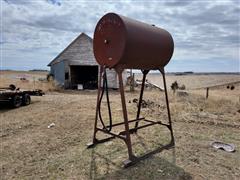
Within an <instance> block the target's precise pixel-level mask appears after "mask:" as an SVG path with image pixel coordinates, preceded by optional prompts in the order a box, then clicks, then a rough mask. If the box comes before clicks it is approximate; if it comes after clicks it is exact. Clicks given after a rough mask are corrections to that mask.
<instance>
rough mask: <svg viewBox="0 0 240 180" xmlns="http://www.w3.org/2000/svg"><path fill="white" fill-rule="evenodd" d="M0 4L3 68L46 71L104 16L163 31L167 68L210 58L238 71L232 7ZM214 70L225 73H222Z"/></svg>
mask: <svg viewBox="0 0 240 180" xmlns="http://www.w3.org/2000/svg"><path fill="white" fill-rule="evenodd" d="M0 1H1V15H2V19H1V20H2V27H1V34H2V36H3V37H2V39H1V48H2V52H3V53H2V54H3V57H2V61H3V63H2V64H3V67H2V68H12V67H14V68H18V69H21V68H22V66H24V62H28V64H29V63H30V64H31V67H35V66H36V67H39V66H40V67H41V68H46V64H48V62H50V61H51V60H52V59H53V58H54V57H55V56H56V55H57V54H58V53H60V52H61V51H62V50H63V49H64V48H65V47H66V46H67V45H68V44H69V43H70V42H71V41H72V40H73V39H74V38H76V37H77V35H79V34H80V33H81V32H85V33H87V34H89V35H90V36H92V35H93V31H94V28H95V25H96V23H97V21H98V20H99V18H101V16H103V15H104V14H105V13H107V12H116V13H119V14H122V15H124V16H128V17H131V18H134V19H137V20H140V21H143V22H147V23H149V24H155V25H157V26H160V27H163V28H165V29H166V30H168V31H169V32H170V33H171V34H172V35H173V37H174V41H175V53H174V56H173V61H172V62H171V64H170V67H174V66H177V64H178V63H174V62H177V61H179V62H184V64H185V66H186V67H187V66H188V62H189V64H190V62H191V63H192V62H194V61H195V62H197V61H199V63H200V64H201V62H200V61H208V62H209V63H211V62H213V61H211V60H212V59H213V58H214V59H215V60H216V59H221V62H225V61H231V63H232V62H233V63H232V64H233V65H232V70H231V69H230V70H231V71H239V68H240V67H239V33H240V32H239V31H240V30H239V23H240V22H239V17H238V15H239V14H240V5H239V3H238V2H237V1H226V0H224V1H221V0H218V1H206V0H205V1H190V0H189V1H187V0H184V1H181V0H178V1H173V0H170V1H161V2H158V1H119V2H115V1H74V0H65V1H63V0H62V1H61V0H28V1H27V0H0ZM43 54H44V55H43ZM27 58H29V59H28V60H27ZM35 59H36V60H35ZM215 60H214V62H215ZM224 60H225V61H224ZM10 61H11V62H10ZM19 61H21V62H22V63H18V62H19ZM219 62H220V61H219ZM14 64H16V66H13V65H14ZM204 65H206V64H204ZM198 66H199V65H198ZM209 66H211V65H209ZM24 67H26V66H24ZM27 67H29V66H27ZM216 68H217V69H219V71H224V67H220V66H219V67H216ZM170 69H171V68H170ZM172 69H175V67H174V68H172ZM181 70H184V68H182V69H179V71H181ZM227 71H229V69H227Z"/></svg>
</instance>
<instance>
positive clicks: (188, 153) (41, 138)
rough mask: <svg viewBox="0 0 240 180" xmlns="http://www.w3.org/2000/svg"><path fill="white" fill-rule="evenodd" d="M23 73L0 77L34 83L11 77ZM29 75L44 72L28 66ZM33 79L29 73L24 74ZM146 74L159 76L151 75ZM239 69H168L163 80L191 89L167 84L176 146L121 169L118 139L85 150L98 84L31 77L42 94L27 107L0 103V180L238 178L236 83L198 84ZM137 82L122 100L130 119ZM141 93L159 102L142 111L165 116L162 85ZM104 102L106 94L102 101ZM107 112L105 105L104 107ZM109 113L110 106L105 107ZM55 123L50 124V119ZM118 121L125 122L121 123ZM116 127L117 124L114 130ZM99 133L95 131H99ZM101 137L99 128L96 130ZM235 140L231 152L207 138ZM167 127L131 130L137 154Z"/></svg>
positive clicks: (114, 98) (158, 142)
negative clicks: (68, 86) (61, 86)
mask: <svg viewBox="0 0 240 180" xmlns="http://www.w3.org/2000/svg"><path fill="white" fill-rule="evenodd" d="M18 73H19V74H23V73H24V72H1V77H0V84H1V86H3V85H8V84H11V83H13V84H17V86H20V87H22V88H33V89H34V87H33V82H34V81H31V82H19V81H20V80H19V79H16V78H15V77H16V76H18ZM27 74H28V76H29V77H35V79H37V78H38V77H44V76H45V75H46V74H44V73H33V74H31V73H30V75H29V73H27ZM29 79H31V78H29ZM148 79H149V81H152V82H154V83H157V84H158V83H159V85H161V84H160V83H161V78H159V79H157V76H156V75H151V76H149V77H148ZM239 79H240V77H239V75H224V76H222V75H203V76H196V75H195V76H194V75H189V76H173V75H171V76H167V81H168V86H169V85H170V84H171V83H172V82H173V81H174V80H177V81H178V82H179V83H180V84H185V85H186V88H187V89H186V91H187V93H188V95H186V96H179V95H177V94H175V95H173V93H172V92H171V91H170V90H169V96H170V97H169V99H170V108H171V113H172V119H173V129H174V134H175V141H176V145H175V148H173V149H170V150H163V151H162V152H160V153H158V154H156V155H154V156H152V157H151V158H148V159H146V160H143V161H141V162H140V163H138V164H137V165H134V166H132V167H130V168H127V169H124V168H123V167H122V161H124V160H125V159H126V158H127V149H126V146H125V144H124V143H123V142H122V141H121V140H118V139H114V140H113V141H109V142H106V143H104V144H100V145H97V146H96V147H95V148H93V149H86V144H87V143H88V142H90V141H91V139H92V133H93V124H94V115H95V105H96V94H97V91H95V90H93V91H87V90H85V91H64V92H57V91H47V90H48V87H50V88H49V89H50V90H52V85H49V84H47V83H45V84H44V83H43V82H36V81H35V82H34V83H35V84H34V86H35V88H42V89H43V90H45V91H46V95H45V96H43V97H32V104H31V105H29V106H24V107H20V108H17V109H10V108H8V107H1V108H0V127H1V128H0V143H1V152H0V164H1V165H0V166H1V170H0V177H1V179H83V180H85V179H111V180H112V179H144V180H145V179H236V180H237V179H240V135H239V134H240V101H239V100H240V99H239V97H240V91H239V90H240V86H239V85H238V86H236V87H235V89H234V90H232V91H231V90H229V89H226V88H220V89H214V90H210V96H209V99H207V100H206V99H205V90H201V89H200V90H195V89H196V88H199V87H205V86H208V85H214V84H221V83H224V82H230V81H237V80H239ZM138 95H139V89H138V88H137V89H136V91H135V92H129V87H126V102H128V103H127V106H128V115H129V118H130V119H131V118H134V117H135V114H136V104H135V103H132V100H133V99H134V98H138ZM110 98H111V105H112V109H113V117H114V119H113V120H114V122H118V121H122V114H121V113H122V111H121V106H120V96H119V94H118V92H117V91H110ZM144 99H145V100H150V101H153V102H155V104H156V106H151V107H148V108H144V109H143V111H142V114H141V115H142V116H146V117H148V118H149V119H159V120H162V121H165V120H166V119H167V113H166V105H165V99H164V94H163V92H160V91H158V90H156V89H151V90H146V91H145V94H144ZM104 104H106V100H105V99H104V101H103V105H104ZM103 111H104V112H107V111H106V109H104V108H103ZM103 115H104V117H106V120H107V116H106V115H107V113H103ZM51 123H55V126H54V127H52V128H48V125H49V124H51ZM120 128H123V127H120ZM117 130H119V129H117ZM99 135H100V134H99ZM100 136H101V135H100ZM215 140H217V141H222V142H225V143H232V144H234V145H235V146H236V151H235V152H234V153H228V152H225V151H223V150H216V149H214V148H213V147H211V146H210V143H211V142H212V141H215ZM168 141H169V132H168V131H167V129H166V128H165V127H161V126H157V125H156V126H151V127H149V128H146V129H143V130H140V131H139V132H138V133H137V134H135V135H133V136H132V142H133V149H134V152H135V153H136V154H137V155H141V154H143V153H144V152H146V151H150V150H153V149H154V148H156V147H159V146H162V145H163V144H166V143H168Z"/></svg>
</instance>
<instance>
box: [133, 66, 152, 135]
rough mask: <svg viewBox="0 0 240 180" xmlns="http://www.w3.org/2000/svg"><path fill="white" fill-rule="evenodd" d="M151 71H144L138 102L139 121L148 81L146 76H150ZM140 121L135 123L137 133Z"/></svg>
mask: <svg viewBox="0 0 240 180" xmlns="http://www.w3.org/2000/svg"><path fill="white" fill-rule="evenodd" d="M148 72H149V70H143V71H142V73H143V79H142V86H141V92H140V96H139V100H138V110H137V116H136V119H139V117H140V111H141V105H142V98H143V91H144V86H145V81H146V76H147V74H148ZM138 123H139V121H137V122H136V123H135V132H137V127H138Z"/></svg>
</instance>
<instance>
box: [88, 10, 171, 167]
mask: <svg viewBox="0 0 240 180" xmlns="http://www.w3.org/2000/svg"><path fill="white" fill-rule="evenodd" d="M93 48H94V55H95V58H96V60H97V62H98V63H99V64H100V67H101V68H100V79H99V82H98V96H97V106H96V115H95V124H94V133H93V140H92V142H91V143H90V144H88V147H89V148H90V147H94V146H95V145H96V144H99V143H103V142H106V141H109V140H111V139H113V138H119V139H122V140H123V141H124V142H125V143H126V145H127V149H128V159H127V160H126V161H125V162H124V166H125V167H128V166H130V165H133V164H135V163H137V162H138V161H139V160H141V159H144V158H147V157H149V156H151V155H153V154H155V153H157V152H160V151H162V150H163V149H169V148H171V147H174V144H175V142H174V135H173V130H172V122H171V115H170V108H169V103H168V94H167V87H166V78H165V71H164V66H165V65H167V64H168V62H169V61H170V59H171V57H172V54H173V49H174V44H173V39H172V37H171V35H170V33H168V32H167V31H166V30H164V29H161V28H158V27H156V26H152V25H149V24H145V23H142V22H139V21H136V20H133V19H130V18H127V17H124V16H120V15H118V14H115V13H108V14H106V15H105V16H103V17H102V18H101V19H100V20H99V22H98V24H97V26H96V28H95V33H94V40H93ZM107 68H113V69H114V70H115V71H116V72H117V74H118V79H119V91H120V95H121V103H122V112H123V122H120V123H115V124H113V123H112V114H111V106H110V101H109V96H108V88H107V74H106V69H107ZM126 68H128V69H140V70H142V73H143V79H142V83H141V92H140V96H139V100H138V104H139V105H138V109H137V114H136V118H135V119H133V120H129V119H128V113H127V107H126V100H125V94H124V87H123V78H122V72H123V70H124V69H126ZM150 70H159V71H160V73H161V74H162V77H163V84H164V92H165V98H166V107H167V114H168V124H165V123H162V122H161V121H159V120H156V121H154V120H148V119H145V118H144V117H140V112H141V107H142V106H141V105H140V104H142V101H143V92H144V87H145V83H146V76H147V74H148V73H149V71H150ZM104 93H106V97H107V107H108V114H109V125H105V123H104V121H103V119H102V116H101V102H102V96H103V94H104ZM99 121H100V122H101V124H102V127H99V126H98V122H99ZM142 121H144V122H145V123H147V124H144V125H140V123H141V122H142ZM130 123H135V126H134V128H130V127H129V124H130ZM119 125H124V127H125V130H123V131H120V132H119V133H114V132H112V128H114V127H116V126H119ZM153 125H163V126H166V127H167V128H168V129H169V131H170V136H171V141H170V142H169V143H168V144H167V145H165V146H164V147H159V148H157V149H155V150H153V151H152V152H149V153H146V154H144V155H143V156H141V157H137V156H135V155H134V153H133V150H132V142H131V134H133V133H137V132H138V130H139V129H142V128H146V127H150V126H153ZM98 132H103V133H105V134H108V135H110V136H111V137H109V138H105V139H100V140H99V139H97V138H96V134H97V133H98Z"/></svg>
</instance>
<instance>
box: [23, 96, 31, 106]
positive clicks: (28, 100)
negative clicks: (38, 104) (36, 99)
mask: <svg viewBox="0 0 240 180" xmlns="http://www.w3.org/2000/svg"><path fill="white" fill-rule="evenodd" d="M30 103H31V97H30V95H29V94H25V95H23V97H22V105H24V106H27V105H29V104H30Z"/></svg>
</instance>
